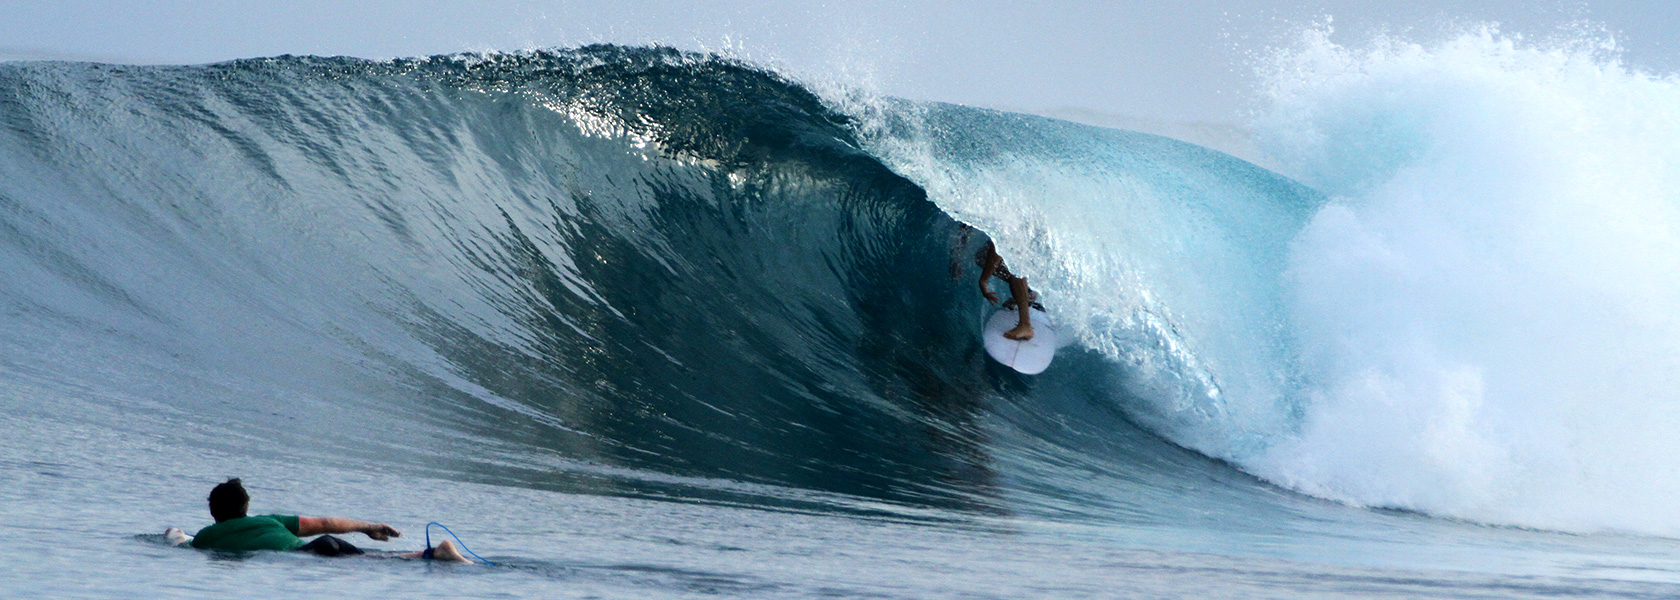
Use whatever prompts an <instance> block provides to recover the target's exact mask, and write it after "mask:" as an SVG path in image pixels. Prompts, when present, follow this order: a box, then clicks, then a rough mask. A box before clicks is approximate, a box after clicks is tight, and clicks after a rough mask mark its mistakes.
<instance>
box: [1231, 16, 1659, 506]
mask: <svg viewBox="0 0 1680 600" xmlns="http://www.w3.org/2000/svg"><path fill="white" fill-rule="evenodd" d="M1267 71H1268V72H1267V73H1266V80H1267V82H1268V83H1269V87H1268V90H1267V91H1268V98H1269V100H1270V102H1271V104H1272V106H1271V108H1270V109H1269V110H1267V111H1265V112H1264V113H1263V116H1262V117H1261V118H1260V119H1259V120H1258V122H1257V124H1256V130H1257V132H1258V133H1257V135H1258V137H1259V141H1260V142H1261V144H1262V145H1263V147H1264V148H1266V149H1267V150H1269V151H1270V152H1272V153H1273V154H1274V155H1275V156H1276V157H1277V158H1278V160H1280V161H1282V162H1285V163H1288V164H1289V165H1290V167H1291V169H1292V170H1293V171H1294V172H1296V173H1301V174H1303V175H1304V177H1305V180H1306V182H1307V183H1308V184H1310V185H1313V186H1315V187H1316V188H1318V189H1319V190H1321V191H1324V192H1325V193H1327V194H1328V195H1330V196H1331V202H1330V203H1329V204H1328V205H1326V206H1325V207H1323V208H1322V209H1321V210H1320V211H1319V212H1318V213H1317V214H1316V216H1315V217H1314V218H1313V219H1312V221H1311V223H1310V224H1309V225H1308V226H1307V227H1306V228H1305V229H1304V230H1303V231H1302V232H1301V233H1300V235H1299V237H1298V238H1297V239H1296V240H1295V242H1294V244H1293V248H1292V251H1291V259H1290V262H1291V266H1290V273H1289V275H1288V277H1287V283H1286V285H1287V289H1288V290H1289V291H1288V292H1286V296H1287V305H1288V307H1289V320H1290V323H1291V324H1292V327H1293V331H1294V334H1295V338H1296V341H1297V342H1298V344H1299V349H1300V358H1299V364H1298V368H1299V375H1300V378H1301V381H1302V382H1303V383H1302V386H1303V389H1302V390H1301V397H1302V400H1301V401H1302V402H1303V403H1304V411H1303V420H1302V423H1301V428H1300V431H1299V432H1298V433H1297V435H1295V436H1293V437H1292V438H1290V439H1287V440H1285V441H1282V442H1281V443H1278V444H1276V445H1274V446H1273V447H1272V448H1271V449H1269V450H1268V451H1267V452H1265V453H1264V454H1262V455H1261V456H1259V457H1258V458H1256V459H1253V460H1245V461H1243V462H1244V464H1245V466H1246V467H1247V468H1249V469H1250V470H1252V471H1254V472H1256V473H1257V474H1259V475H1261V476H1264V477H1266V478H1268V479H1271V480H1272V481H1276V482H1279V483H1282V484H1284V485H1287V486H1289V487H1292V488H1295V489H1299V490H1302V491H1306V492H1308V493H1312V494H1315V495H1319V496H1323V497H1327V498H1333V499H1337V500H1341V501H1346V502H1350V503H1354V504H1361V505H1374V506H1389V507H1401V508H1407V509H1414V510H1419V511H1423V512H1427V513H1431V514H1437V515H1445V516H1452V517H1457V518H1465V519H1470V520H1475V521H1481V522H1487V523H1497V524H1513V525H1520V526H1532V527H1543V528H1556V529H1564V530H1572V531H1598V530H1622V531H1633V532H1640V533H1656V534H1665V535H1674V534H1677V533H1680V513H1677V512H1675V511H1674V510H1672V506H1673V499H1674V498H1676V497H1680V434H1677V432H1680V385H1677V384H1680V79H1676V78H1675V77H1673V76H1667V75H1653V74H1649V73H1644V72H1641V71H1639V70H1636V69H1634V68H1631V67H1629V66H1627V65H1625V64H1622V63H1621V62H1620V60H1619V59H1618V57H1617V52H1616V51H1615V48H1614V44H1613V43H1612V42H1609V41H1606V38H1604V37H1603V36H1582V37H1579V38H1578V39H1576V40H1574V41H1570V42H1561V43H1550V44H1536V43H1532V42H1529V41H1527V40H1524V39H1523V38H1521V37H1518V36H1513V35H1508V34H1503V33H1500V32H1499V31H1497V30H1494V29H1491V28H1484V29H1481V30H1476V31H1470V32H1467V33H1464V34H1462V35H1459V36H1457V37H1456V38H1454V39H1450V40H1446V41H1443V42H1439V43H1435V44H1430V45H1420V44H1415V43H1406V42H1402V41H1399V40H1394V39H1381V40H1377V41H1375V42H1373V43H1371V44H1369V45H1368V46H1367V47H1362V48H1351V47H1346V46H1342V45H1338V44H1336V43H1332V42H1331V41H1330V40H1329V32H1328V31H1327V30H1325V29H1318V30H1314V31H1310V32H1308V33H1307V34H1306V35H1304V36H1303V38H1302V40H1301V41H1300V43H1299V44H1297V45H1296V46H1295V47H1293V48H1291V49H1288V50H1285V51H1281V52H1279V53H1278V54H1277V55H1276V56H1275V57H1274V59H1273V60H1272V61H1271V62H1270V65H1269V68H1268V69H1267Z"/></svg>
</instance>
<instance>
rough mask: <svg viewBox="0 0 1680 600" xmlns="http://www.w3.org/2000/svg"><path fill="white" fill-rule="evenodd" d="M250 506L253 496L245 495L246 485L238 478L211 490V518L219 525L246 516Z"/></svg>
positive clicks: (232, 478) (231, 478)
mask: <svg viewBox="0 0 1680 600" xmlns="http://www.w3.org/2000/svg"><path fill="white" fill-rule="evenodd" d="M250 506H251V495H250V494H247V493H245V484H243V483H240V482H239V478H238V477H230V478H228V480H227V482H225V483H222V484H221V485H218V486H216V487H215V488H212V489H211V490H210V516H211V517H214V518H215V519H216V522H217V523H220V522H222V521H226V520H228V519H237V518H240V517H243V516H245V510H246V509H247V508H249V507H250Z"/></svg>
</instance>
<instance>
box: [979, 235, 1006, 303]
mask: <svg viewBox="0 0 1680 600" xmlns="http://www.w3.org/2000/svg"><path fill="white" fill-rule="evenodd" d="M1000 264H1003V257H1002V256H998V253H997V248H996V247H995V246H993V245H992V243H991V242H986V266H984V267H982V268H981V269H980V295H982V296H985V297H986V300H987V301H989V302H991V303H992V304H997V303H998V295H997V293H996V292H993V291H992V288H989V287H986V282H987V281H990V280H991V279H992V274H993V273H996V272H997V269H998V265H1000Z"/></svg>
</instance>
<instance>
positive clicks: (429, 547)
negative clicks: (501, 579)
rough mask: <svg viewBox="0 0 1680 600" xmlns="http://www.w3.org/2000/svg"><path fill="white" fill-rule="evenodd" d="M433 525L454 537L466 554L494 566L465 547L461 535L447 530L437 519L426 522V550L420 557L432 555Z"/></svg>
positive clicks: (493, 564)
mask: <svg viewBox="0 0 1680 600" xmlns="http://www.w3.org/2000/svg"><path fill="white" fill-rule="evenodd" d="M433 525H436V526H438V527H442V528H443V530H444V532H446V533H448V534H449V537H452V538H455V543H457V544H460V545H461V549H462V550H466V551H467V554H471V555H472V556H473V558H476V559H479V560H483V561H484V564H487V565H490V566H492V567H494V566H496V563H493V562H490V561H488V560H484V557H482V556H479V555H478V553H477V552H473V551H472V549H471V548H468V547H467V543H466V542H463V541H461V536H458V535H455V532H453V531H449V527H448V526H446V525H444V524H443V523H439V522H437V521H432V522H430V523H427V524H426V551H425V552H422V553H420V556H421V557H422V558H431V557H432V526H433Z"/></svg>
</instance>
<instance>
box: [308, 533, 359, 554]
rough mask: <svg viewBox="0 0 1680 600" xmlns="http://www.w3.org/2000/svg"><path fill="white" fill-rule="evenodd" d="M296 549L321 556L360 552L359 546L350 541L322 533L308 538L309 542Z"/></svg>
mask: <svg viewBox="0 0 1680 600" xmlns="http://www.w3.org/2000/svg"><path fill="white" fill-rule="evenodd" d="M298 550H301V551H303V552H309V553H313V554H318V555H321V556H355V555H357V554H362V549H361V548H357V547H355V546H352V545H350V542H346V541H344V540H341V539H338V538H336V537H333V536H330V535H323V536H321V537H318V538H315V539H313V540H310V542H309V543H307V544H304V545H303V547H301V548H298Z"/></svg>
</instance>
